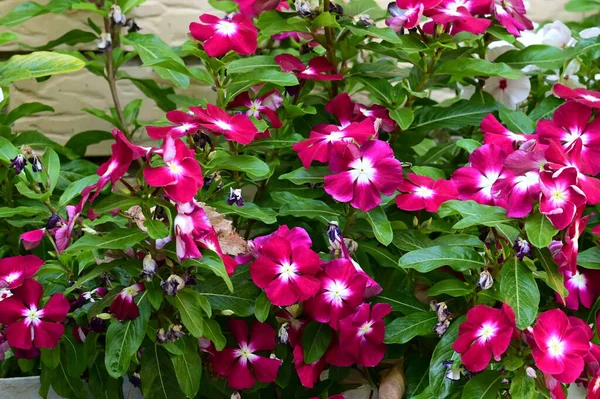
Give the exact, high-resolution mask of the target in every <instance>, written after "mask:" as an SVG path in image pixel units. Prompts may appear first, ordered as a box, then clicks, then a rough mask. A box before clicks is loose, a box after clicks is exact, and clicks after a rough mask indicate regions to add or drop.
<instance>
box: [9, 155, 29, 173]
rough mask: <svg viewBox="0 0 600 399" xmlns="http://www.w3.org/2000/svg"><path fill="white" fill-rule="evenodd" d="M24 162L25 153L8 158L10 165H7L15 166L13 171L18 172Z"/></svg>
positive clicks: (25, 162)
mask: <svg viewBox="0 0 600 399" xmlns="http://www.w3.org/2000/svg"><path fill="white" fill-rule="evenodd" d="M26 164H27V158H25V155H23V154H19V155H17V156H16V157H14V158H13V159H11V160H10V165H8V167H9V168H15V173H16V174H19V173H21V172H22V171H23V169H24V168H25V165H26Z"/></svg>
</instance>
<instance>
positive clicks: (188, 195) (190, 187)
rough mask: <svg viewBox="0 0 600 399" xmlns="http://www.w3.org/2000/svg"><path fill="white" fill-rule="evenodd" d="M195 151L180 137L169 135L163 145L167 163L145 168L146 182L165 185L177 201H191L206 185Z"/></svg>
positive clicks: (170, 195)
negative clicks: (175, 137)
mask: <svg viewBox="0 0 600 399" xmlns="http://www.w3.org/2000/svg"><path fill="white" fill-rule="evenodd" d="M194 155H195V152H194V150H191V149H189V148H187V147H186V145H185V143H184V142H183V141H181V140H180V139H173V138H172V137H168V138H167V139H166V140H165V141H164V143H163V146H162V157H163V161H164V162H165V164H166V165H164V166H157V167H147V168H145V169H144V178H145V179H146V182H147V183H148V184H149V185H150V186H153V187H163V188H164V190H165V194H167V195H168V196H169V197H170V198H171V199H172V200H174V201H176V202H190V201H191V200H193V199H194V196H195V195H196V193H197V192H198V190H199V189H200V188H202V186H203V185H204V180H203V178H202V170H201V169H200V164H199V163H198V161H197V160H196V159H195V158H194Z"/></svg>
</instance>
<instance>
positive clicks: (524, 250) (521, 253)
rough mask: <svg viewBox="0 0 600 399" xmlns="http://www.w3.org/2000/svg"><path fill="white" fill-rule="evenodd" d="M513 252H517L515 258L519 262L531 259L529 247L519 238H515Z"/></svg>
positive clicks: (531, 252)
mask: <svg viewBox="0 0 600 399" xmlns="http://www.w3.org/2000/svg"><path fill="white" fill-rule="evenodd" d="M514 249H515V251H517V258H518V259H519V260H523V258H524V257H526V256H527V257H528V258H531V257H532V254H533V251H532V250H531V245H529V243H528V242H527V241H525V240H524V239H522V238H521V237H517V239H516V240H515V246H514Z"/></svg>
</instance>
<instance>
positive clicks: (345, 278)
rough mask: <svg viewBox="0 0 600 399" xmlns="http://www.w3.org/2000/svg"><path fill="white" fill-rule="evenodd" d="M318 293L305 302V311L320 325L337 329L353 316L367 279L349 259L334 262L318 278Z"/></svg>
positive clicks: (329, 263)
mask: <svg viewBox="0 0 600 399" xmlns="http://www.w3.org/2000/svg"><path fill="white" fill-rule="evenodd" d="M316 277H317V278H318V279H319V280H321V289H320V291H319V293H318V294H317V295H316V296H315V297H313V298H310V299H308V300H306V302H304V310H305V311H306V313H308V314H309V315H310V316H311V317H312V318H313V319H315V320H316V321H318V322H319V323H329V325H330V326H331V327H332V328H334V329H337V328H338V325H339V322H340V320H341V319H343V318H344V317H346V316H348V315H350V314H352V312H354V310H355V309H356V307H357V306H358V305H359V304H360V303H361V302H362V300H363V299H364V296H365V286H366V278H365V276H364V275H362V274H360V273H356V269H355V268H354V266H353V265H352V262H350V261H349V260H348V259H343V258H342V259H334V260H332V261H329V262H328V263H326V264H325V266H324V267H323V270H322V271H320V272H319V273H318V274H317V276H316Z"/></svg>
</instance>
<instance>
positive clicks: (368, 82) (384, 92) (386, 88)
mask: <svg viewBox="0 0 600 399" xmlns="http://www.w3.org/2000/svg"><path fill="white" fill-rule="evenodd" d="M354 79H356V80H357V81H359V82H360V83H362V85H363V86H364V87H365V89H367V90H368V91H369V93H370V94H371V95H373V96H375V97H377V98H378V99H379V100H380V101H381V102H383V103H384V104H385V105H387V106H388V107H392V106H393V105H394V89H393V87H392V84H391V83H390V82H388V80H387V79H383V78H366V77H354Z"/></svg>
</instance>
